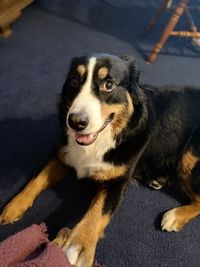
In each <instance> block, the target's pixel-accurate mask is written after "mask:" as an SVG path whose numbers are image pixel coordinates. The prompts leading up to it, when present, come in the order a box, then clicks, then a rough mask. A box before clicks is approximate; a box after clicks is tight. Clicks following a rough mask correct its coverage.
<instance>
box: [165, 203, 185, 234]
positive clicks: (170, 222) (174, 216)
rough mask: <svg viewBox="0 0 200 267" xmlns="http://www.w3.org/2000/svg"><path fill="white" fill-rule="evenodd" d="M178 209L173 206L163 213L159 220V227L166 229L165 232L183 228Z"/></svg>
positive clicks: (183, 223)
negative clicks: (160, 220)
mask: <svg viewBox="0 0 200 267" xmlns="http://www.w3.org/2000/svg"><path fill="white" fill-rule="evenodd" d="M178 209H179V208H174V209H172V210H169V211H167V212H166V213H165V214H164V216H163V219H162V222H161V228H162V230H163V231H164V230H166V231H167V232H173V231H174V232H178V231H180V230H181V229H182V228H183V226H184V225H185V222H184V221H183V220H182V218H181V217H180V216H179V215H178V212H177V211H178Z"/></svg>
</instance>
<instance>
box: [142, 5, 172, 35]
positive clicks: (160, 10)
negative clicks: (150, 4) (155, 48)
mask: <svg viewBox="0 0 200 267" xmlns="http://www.w3.org/2000/svg"><path fill="white" fill-rule="evenodd" d="M169 1H170V0H163V2H162V3H161V5H160V7H159V8H158V9H157V11H156V14H155V15H154V16H153V18H152V19H151V21H150V22H149V24H148V26H147V28H146V31H147V32H148V33H149V32H151V31H152V29H153V27H154V25H155V24H156V22H157V21H158V19H159V18H160V16H161V15H162V13H163V12H164V11H165V9H166V7H167V4H168V2H169Z"/></svg>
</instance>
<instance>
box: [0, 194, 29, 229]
mask: <svg viewBox="0 0 200 267" xmlns="http://www.w3.org/2000/svg"><path fill="white" fill-rule="evenodd" d="M32 203H33V202H32V201H31V200H30V199H26V198H21V197H20V196H16V197H15V198H14V199H12V200H11V201H10V202H9V203H8V204H7V205H6V206H5V208H4V209H3V211H2V213H1V215H0V224H9V223H14V222H16V221H18V220H19V219H21V217H22V216H23V215H24V213H25V212H26V210H27V209H28V208H29V207H31V206H32Z"/></svg>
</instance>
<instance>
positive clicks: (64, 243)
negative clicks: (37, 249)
mask: <svg viewBox="0 0 200 267" xmlns="http://www.w3.org/2000/svg"><path fill="white" fill-rule="evenodd" d="M125 185H126V180H124V179H120V178H118V179H116V180H113V181H107V182H106V183H105V184H104V185H103V186H102V187H101V188H100V190H99V191H98V193H97V195H96V196H95V198H94V199H93V201H92V203H91V205H90V207H89V209H88V211H87V213H86V214H85V216H84V217H83V218H82V220H81V221H80V222H79V223H78V224H77V225H76V226H75V228H73V230H72V231H71V234H70V235H68V234H66V233H65V231H61V232H60V235H58V236H57V238H56V239H55V240H54V242H55V243H57V244H58V245H59V246H60V247H62V249H63V250H64V252H65V253H66V255H67V257H68V259H69V261H70V263H71V264H73V265H75V266H77V267H91V266H92V263H93V261H94V255H95V250H96V245H97V242H98V240H99V239H100V238H101V237H102V236H103V232H104V229H105V227H106V226H107V225H108V223H109V221H110V219H111V216H112V214H113V212H114V211H115V209H116V207H117V206H118V204H119V202H120V200H121V196H122V195H123V192H124V189H125Z"/></svg>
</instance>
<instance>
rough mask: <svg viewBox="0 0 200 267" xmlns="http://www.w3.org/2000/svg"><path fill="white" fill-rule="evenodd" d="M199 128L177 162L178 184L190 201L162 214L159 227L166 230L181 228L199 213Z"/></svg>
mask: <svg viewBox="0 0 200 267" xmlns="http://www.w3.org/2000/svg"><path fill="white" fill-rule="evenodd" d="M199 137H200V128H198V129H197V131H195V132H194V135H193V136H192V138H191V141H190V143H189V145H188V147H187V150H186V151H185V152H184V153H183V155H182V157H181V160H180V161H179V164H178V169H177V174H178V177H179V181H180V185H181V186H182V188H183V190H184V191H185V192H186V194H187V195H188V196H189V198H190V200H191V203H190V204H189V205H185V206H182V207H177V208H174V209H172V210H170V211H168V212H166V213H165V214H164V216H163V219H162V223H161V227H162V230H166V231H168V232H171V231H179V230H181V229H182V228H183V227H184V225H185V224H186V223H188V222H189V221H190V220H192V219H194V218H195V217H197V216H198V215H200V141H199V140H200V138H199Z"/></svg>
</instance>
